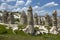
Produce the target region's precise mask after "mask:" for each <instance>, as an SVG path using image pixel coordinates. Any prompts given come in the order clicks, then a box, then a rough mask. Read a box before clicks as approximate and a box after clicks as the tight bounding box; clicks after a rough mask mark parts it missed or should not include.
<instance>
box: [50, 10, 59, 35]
mask: <svg viewBox="0 0 60 40" xmlns="http://www.w3.org/2000/svg"><path fill="white" fill-rule="evenodd" d="M52 15H53V17H52V18H53V19H52V24H53V27H52V28H51V30H50V32H51V33H53V34H57V33H58V29H57V12H56V10H54V12H53V14H52Z"/></svg>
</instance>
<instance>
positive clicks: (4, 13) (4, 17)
mask: <svg viewBox="0 0 60 40" xmlns="http://www.w3.org/2000/svg"><path fill="white" fill-rule="evenodd" d="M7 17H8V12H7V11H4V12H3V16H2V21H3V23H8V19H7Z"/></svg>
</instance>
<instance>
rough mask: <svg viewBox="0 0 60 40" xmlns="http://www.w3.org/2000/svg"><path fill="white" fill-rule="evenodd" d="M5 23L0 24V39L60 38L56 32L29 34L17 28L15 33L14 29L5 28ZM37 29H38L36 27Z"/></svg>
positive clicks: (42, 39)
mask: <svg viewBox="0 0 60 40" xmlns="http://www.w3.org/2000/svg"><path fill="white" fill-rule="evenodd" d="M5 27H7V26H5V25H0V40H60V35H54V34H43V35H42V34H41V35H37V36H34V35H29V34H26V33H24V32H23V31H19V30H15V31H14V32H15V33H16V34H14V33H13V32H12V29H11V28H10V29H5ZM35 30H38V28H37V27H36V28H35Z"/></svg>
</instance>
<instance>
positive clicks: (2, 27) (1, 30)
mask: <svg viewBox="0 0 60 40" xmlns="http://www.w3.org/2000/svg"><path fill="white" fill-rule="evenodd" d="M5 27H6V26H5V25H0V34H6V33H7V31H6V30H7V29H6V28H5Z"/></svg>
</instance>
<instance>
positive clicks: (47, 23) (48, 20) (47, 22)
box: [45, 14, 52, 26]
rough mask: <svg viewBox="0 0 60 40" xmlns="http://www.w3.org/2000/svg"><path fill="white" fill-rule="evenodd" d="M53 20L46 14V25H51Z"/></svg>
mask: <svg viewBox="0 0 60 40" xmlns="http://www.w3.org/2000/svg"><path fill="white" fill-rule="evenodd" d="M51 24H52V22H51V18H50V16H49V15H48V14H46V16H45V26H51Z"/></svg>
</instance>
